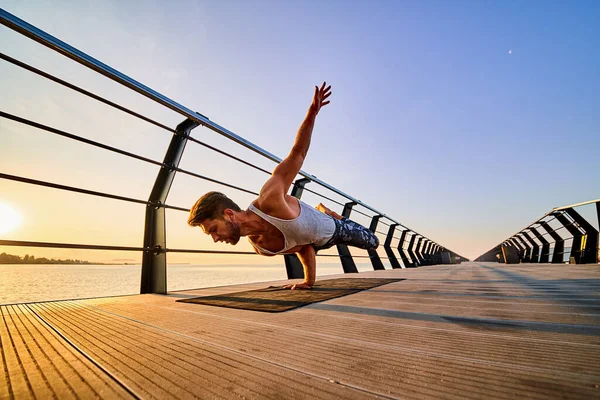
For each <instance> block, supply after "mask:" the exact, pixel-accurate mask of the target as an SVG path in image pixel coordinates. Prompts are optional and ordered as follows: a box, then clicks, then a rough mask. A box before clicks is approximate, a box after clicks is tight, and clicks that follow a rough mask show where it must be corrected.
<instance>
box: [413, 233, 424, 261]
mask: <svg viewBox="0 0 600 400" xmlns="http://www.w3.org/2000/svg"><path fill="white" fill-rule="evenodd" d="M422 241H423V236H421V237H420V238H419V240H418V241H417V246H416V247H415V254H416V255H417V257H418V259H419V264H420V265H423V255H422V254H421V242H422Z"/></svg>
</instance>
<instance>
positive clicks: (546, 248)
mask: <svg viewBox="0 0 600 400" xmlns="http://www.w3.org/2000/svg"><path fill="white" fill-rule="evenodd" d="M529 230H530V231H531V232H533V234H534V235H535V237H536V238H537V239H538V240H539V241H540V242H542V254H540V263H543V264H547V263H548V262H549V259H550V242H548V241H547V240H546V239H545V238H544V237H543V236H542V235H540V233H539V232H538V230H537V229H535V228H529Z"/></svg>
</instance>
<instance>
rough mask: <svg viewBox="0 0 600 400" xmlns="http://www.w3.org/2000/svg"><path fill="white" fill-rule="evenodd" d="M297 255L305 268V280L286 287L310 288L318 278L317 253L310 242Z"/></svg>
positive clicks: (285, 287) (293, 288)
mask: <svg viewBox="0 0 600 400" xmlns="http://www.w3.org/2000/svg"><path fill="white" fill-rule="evenodd" d="M296 255H297V256H298V258H299V259H300V262H301V263H302V267H303V268H304V282H302V283H296V284H294V285H286V286H284V289H292V290H295V289H310V288H312V286H313V285H314V284H315V280H316V279H317V254H316V253H315V248H314V247H312V245H310V244H309V245H306V246H304V247H303V248H302V249H301V250H300V251H299V252H297V253H296Z"/></svg>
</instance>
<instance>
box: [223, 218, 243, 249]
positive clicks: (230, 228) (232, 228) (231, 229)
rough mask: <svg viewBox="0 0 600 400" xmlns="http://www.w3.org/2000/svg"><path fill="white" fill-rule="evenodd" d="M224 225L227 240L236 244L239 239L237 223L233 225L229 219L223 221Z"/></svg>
mask: <svg viewBox="0 0 600 400" xmlns="http://www.w3.org/2000/svg"><path fill="white" fill-rule="evenodd" d="M225 226H227V236H228V240H229V242H230V243H231V244H237V243H238V242H239V241H240V236H241V235H240V227H239V226H237V225H233V224H232V223H231V222H229V221H225Z"/></svg>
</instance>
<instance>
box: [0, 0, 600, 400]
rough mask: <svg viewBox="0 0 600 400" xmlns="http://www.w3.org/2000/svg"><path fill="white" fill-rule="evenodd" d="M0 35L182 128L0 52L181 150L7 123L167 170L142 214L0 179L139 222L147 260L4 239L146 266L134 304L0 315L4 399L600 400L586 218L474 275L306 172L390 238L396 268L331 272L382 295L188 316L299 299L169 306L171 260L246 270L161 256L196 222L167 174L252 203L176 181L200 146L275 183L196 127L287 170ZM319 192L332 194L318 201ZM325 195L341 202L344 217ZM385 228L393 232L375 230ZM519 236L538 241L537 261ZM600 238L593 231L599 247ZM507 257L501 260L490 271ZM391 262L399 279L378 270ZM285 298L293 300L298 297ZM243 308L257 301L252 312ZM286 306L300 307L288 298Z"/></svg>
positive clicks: (172, 300) (186, 113) (469, 266)
mask: <svg viewBox="0 0 600 400" xmlns="http://www.w3.org/2000/svg"><path fill="white" fill-rule="evenodd" d="M0 22H1V23H2V24H3V25H5V26H7V27H8V28H10V29H13V30H14V31H16V32H18V33H20V34H22V35H25V36H26V37H28V38H31V39H32V40H35V41H36V42H38V43H41V44H43V45H44V46H47V47H49V48H50V49H53V50H55V51H57V52H59V53H60V54H63V55H64V56H66V57H68V58H70V59H72V60H74V61H76V62H78V63H80V64H82V65H83V66H85V67H87V68H90V69H92V70H94V71H96V72H98V73H100V74H102V75H104V76H106V77H107V78H109V79H111V80H114V81H116V82H118V83H120V84H122V85H124V86H126V87H128V88H130V89H132V90H134V91H135V92H137V93H139V94H141V95H143V96H146V97H148V98H149V99H151V100H153V101H155V102H157V103H158V104H161V105H163V106H164V107H167V108H169V109H171V110H173V111H175V112H177V113H179V114H181V115H182V117H183V118H185V119H184V120H183V121H182V122H181V123H180V124H179V125H178V126H177V127H169V126H166V125H164V124H161V123H160V122H157V121H154V120H153V119H151V118H148V117H147V116H144V115H141V114H139V113H137V112H135V111H132V110H129V109H127V108H126V107H123V106H122V105H119V104H118V103H116V102H114V101H112V100H109V99H105V98H102V97H100V96H98V95H96V94H94V93H91V92H90V91H88V90H86V89H85V88H82V87H78V86H76V85H73V84H71V83H69V82H67V81H65V80H62V79H60V78H58V77H56V76H53V75H51V74H49V73H48V72H46V71H43V70H42V69H40V68H38V67H37V66H31V65H27V64H25V63H23V62H22V61H19V60H17V59H15V58H13V57H11V56H9V55H6V54H0V58H1V59H2V60H3V61H4V62H8V63H10V64H12V65H14V66H15V67H18V68H22V69H25V70H27V71H30V72H31V73H33V74H36V75H38V76H42V77H45V78H47V79H49V80H51V81H53V82H55V83H56V84H58V85H61V86H64V87H67V88H70V89H72V90H74V91H76V92H78V93H80V94H81V95H83V96H87V97H90V98H92V99H95V100H97V101H98V102H100V103H102V104H104V105H106V106H109V107H113V108H115V109H117V110H120V111H122V112H124V113H127V114H128V115H131V116H132V117H135V118H138V119H140V120H143V121H145V122H147V123H149V124H152V125H154V126H156V127H159V128H161V129H163V130H166V131H168V132H170V133H171V134H172V138H171V142H170V144H169V147H168V148H167V149H166V154H165V157H164V159H163V160H152V159H148V158H145V157H142V156H140V155H138V154H134V153H131V152H128V151H125V150H123V149H118V148H116V147H113V146H109V145H107V144H104V143H99V142H94V141H91V140H89V139H85V138H83V137H81V136H79V135H77V134H76V133H73V132H66V131H63V130H61V129H59V128H57V127H51V126H46V125H43V124H41V123H39V122H37V121H32V120H28V119H25V118H23V117H21V116H18V115H13V114H9V113H6V112H4V111H0V117H2V118H5V119H9V120H12V121H15V122H17V123H21V124H24V125H28V126H30V127H33V128H35V129H41V130H44V131H46V132H49V133H52V134H55V135H59V136H61V137H64V138H69V139H71V140H76V141H78V142H81V143H85V144H87V145H90V146H95V147H98V148H101V149H104V150H106V151H108V152H112V153H116V154H119V155H121V156H124V157H129V158H133V159H136V160H139V161H141V162H145V163H150V164H153V165H155V166H156V167H157V168H158V170H159V171H158V174H157V178H156V180H155V182H154V186H153V188H152V190H151V191H150V194H149V197H148V199H147V200H145V199H135V198H129V197H125V196H120V195H117V194H112V193H105V192H100V191H94V190H92V189H89V188H80V187H72V186H66V185H62V184H60V183H58V182H48V181H42V180H38V179H35V178H34V177H25V176H15V175H10V174H6V173H2V172H0V178H1V179H7V180H11V181H15V182H22V183H23V184H29V185H36V186H42V187H47V188H53V189H56V190H63V191H69V192H75V193H80V194H83V195H88V196H99V197H104V198H110V199H114V200H119V201H124V202H129V203H136V204H142V205H144V206H145V207H146V214H145V220H144V239H143V244H142V245H141V246H139V247H126V246H103V245H96V244H84V243H49V242H26V241H15V240H12V241H11V240H0V245H2V246H27V247H52V248H76V249H95V250H107V251H109V250H120V251H131V252H142V254H143V256H142V260H143V262H142V273H141V284H140V294H138V295H129V296H116V297H100V298H90V299H74V300H60V301H42V302H34V303H20V304H3V305H0V317H1V318H0V360H1V362H0V399H5V398H6V399H21V398H60V399H66V398H77V399H79V398H92V397H95V398H111V399H112V398H135V399H151V398H161V399H162V398H186V399H187V398H190V399H192V398H201V399H203V398H226V399H229V398H231V399H240V398H259V399H263V398H264V399H273V398H298V399H331V398H344V399H346V398H347V399H370V398H374V399H375V398H378V399H381V398H385V399H400V398H402V399H411V398H414V399H423V398H431V399H438V398H447V399H465V398H467V399H490V398H494V399H495V398H497V399H508V398H533V399H548V398H573V399H577V398H580V399H590V398H597V397H599V396H600V391H599V387H598V386H599V384H600V372H599V371H600V341H599V340H598V338H599V337H600V313H599V312H598V310H600V272H599V269H598V265H597V264H596V263H595V261H594V263H591V258H589V253H590V252H591V245H590V247H588V243H592V242H593V231H592V230H591V229H589V226H588V225H585V224H584V222H582V221H581V220H579V219H577V218H576V214H575V213H574V208H576V205H574V206H571V207H568V208H564V209H554V210H553V211H552V212H551V213H554V214H552V215H549V214H548V215H547V216H545V217H543V218H541V219H540V220H538V221H537V222H536V223H534V224H532V225H530V226H529V227H528V229H526V232H525V230H524V232H523V233H527V234H528V235H529V233H531V234H532V235H533V237H532V236H531V235H529V236H530V237H531V239H532V240H529V239H527V237H526V236H525V235H524V234H523V235H518V236H519V238H516V237H511V238H509V240H507V241H505V242H503V243H502V244H500V245H499V247H495V248H494V249H492V251H490V252H488V253H489V254H488V253H486V254H484V255H483V256H482V257H480V258H478V261H477V262H470V261H469V260H467V259H466V258H464V257H461V256H460V255H459V254H457V253H455V252H453V251H452V250H449V249H448V248H446V247H444V246H443V245H441V244H438V243H437V242H435V241H433V240H432V239H430V238H428V237H426V236H424V235H423V234H421V233H419V232H417V231H415V230H413V229H411V228H408V227H406V226H405V225H404V224H402V223H400V222H399V221H397V220H396V219H394V218H392V217H391V216H389V215H387V214H385V213H383V212H381V211H379V210H377V209H376V208H375V207H373V206H371V205H368V204H365V203H363V202H361V201H360V200H358V199H356V198H354V197H352V196H350V195H348V194H346V193H344V192H342V191H341V190H339V189H337V188H335V187H334V186H332V185H330V184H328V183H326V182H323V181H322V180H320V179H318V178H316V177H315V176H314V175H311V174H309V173H307V172H305V171H301V172H300V174H299V175H300V176H299V177H298V179H297V180H296V182H295V184H294V185H293V188H292V191H291V194H292V195H294V196H296V197H297V198H300V197H301V196H302V194H303V192H305V191H310V192H312V193H313V194H315V195H317V196H320V197H322V198H324V199H327V200H329V201H332V202H335V203H336V204H338V206H339V207H340V208H341V209H342V211H341V213H342V215H344V216H350V215H351V213H352V212H353V213H358V214H361V215H363V216H366V217H368V218H369V219H370V220H371V223H370V226H369V228H370V229H371V230H372V231H374V232H376V233H377V234H379V235H383V236H384V237H385V241H384V245H383V249H384V250H385V254H386V257H383V256H381V255H380V254H379V253H377V252H369V254H368V255H367V256H365V257H366V258H368V259H369V260H370V262H371V264H372V266H373V270H372V271H368V272H361V273H360V274H357V273H355V272H357V268H356V264H355V262H354V258H356V257H357V256H353V255H351V254H350V253H349V251H348V249H347V248H345V247H344V246H341V247H340V246H338V248H337V250H338V255H336V256H335V257H339V258H340V260H341V264H342V270H341V271H340V274H339V275H332V276H331V277H329V278H331V280H335V279H338V278H339V279H342V278H344V279H347V280H349V281H356V282H358V281H360V280H361V279H384V278H386V279H390V283H388V284H385V285H383V286H379V287H375V288H372V289H369V290H362V291H359V292H355V293H353V294H349V295H345V296H341V297H338V298H333V299H329V300H326V301H315V302H309V303H310V304H309V305H306V306H303V307H300V308H296V309H294V310H291V311H285V312H278V313H275V312H272V313H264V312H258V311H250V310H248V309H243V308H241V309H240V308H227V307H214V306H210V305H202V304H195V303H193V302H181V300H186V301H187V300H191V299H195V298H198V297H200V298H208V297H215V296H217V297H218V296H221V297H225V298H231V297H232V294H237V295H238V297H237V299H240V296H239V293H240V292H242V293H246V292H245V291H254V292H253V293H255V291H257V290H259V291H260V290H263V291H264V290H265V289H264V288H265V286H269V285H276V287H279V286H280V285H282V284H285V283H289V281H288V280H284V281H275V282H259V283H252V284H243V285H230V286H222V287H216V288H204V289H190V290H183V291H175V292H169V291H168V290H167V284H166V270H167V268H168V265H167V261H166V254H167V253H176V252H182V253H200V254H202V253H220V254H248V255H250V254H254V253H240V252H224V251H211V250H206V249H175V248H169V247H167V245H166V239H167V238H166V231H165V210H175V211H179V212H189V209H188V208H187V207H181V206H176V205H172V204H168V203H167V199H168V194H169V190H170V188H171V185H172V183H173V178H174V176H175V174H185V175H188V176H192V177H196V178H199V179H203V180H207V181H209V182H212V183H214V184H215V185H220V186H223V187H228V188H230V189H232V190H238V191H242V192H245V193H249V194H257V193H256V192H255V191H254V190H252V189H251V188H245V187H238V186H235V185H231V184H229V183H227V182H222V181H219V180H217V179H215V178H214V177H208V176H203V175H200V174H198V173H195V172H192V171H188V170H184V169H182V168H180V167H179V162H180V160H181V157H182V155H183V152H184V150H185V147H186V145H187V144H188V143H189V144H190V145H191V144H196V145H200V146H204V147H207V148H209V149H211V150H212V151H215V152H221V154H222V155H223V156H226V157H229V158H231V159H233V160H235V161H236V162H239V163H240V164H241V165H244V166H245V167H248V168H253V169H257V170H260V171H262V172H263V173H265V174H270V171H267V170H264V169H262V168H260V167H258V166H256V165H253V164H251V163H249V162H248V161H246V160H243V159H240V158H237V157H234V156H232V155H230V154H227V153H225V152H223V151H222V150H220V149H218V148H215V147H212V146H210V145H208V144H206V143H203V142H202V141H200V140H198V139H196V138H194V137H192V136H191V135H190V132H191V131H192V130H193V129H196V128H198V127H202V128H206V129H210V130H212V131H215V132H218V133H219V134H221V135H223V136H224V137H226V138H228V139H230V140H231V141H233V142H235V143H237V144H239V145H240V146H243V147H245V148H247V149H250V150H251V151H253V152H255V153H256V154H259V155H261V156H263V157H265V158H267V159H269V160H271V161H273V162H275V163H277V162H280V161H281V159H280V158H278V157H276V156H275V155H273V154H271V153H269V152H268V151H267V150H264V149H262V148H260V147H258V146H256V145H254V144H253V143H250V142H248V141H247V140H245V139H244V138H242V137H240V136H238V135H236V134H235V133H233V132H231V131H229V130H227V129H226V128H224V127H222V126H220V125H218V124H216V123H215V122H213V121H211V120H210V119H209V118H207V117H206V116H204V115H202V114H199V113H197V112H194V111H191V109H189V108H186V107H184V106H182V105H181V104H179V103H176V102H175V101H173V100H171V99H169V98H167V97H165V96H164V95H162V94H160V93H158V92H156V91H154V90H152V89H150V88H148V87H146V86H144V85H143V84H141V83H139V82H137V81H135V80H134V79H132V78H130V77H128V76H126V75H124V74H122V73H120V72H119V71H116V70H115V69H113V68H111V67H109V66H108V65H106V64H104V63H102V62H100V61H99V60H97V59H95V58H93V57H91V56H89V55H87V54H85V53H83V52H82V51H80V50H77V49H75V48H73V47H72V46H69V45H68V44H67V43H65V42H63V41H61V40H59V39H57V38H55V37H53V36H52V35H49V34H48V33H46V32H44V31H42V30H41V29H39V28H37V27H35V26H32V25H31V24H29V23H27V22H26V21H23V20H21V19H19V18H18V17H16V16H14V15H12V14H10V13H8V12H7V11H5V10H3V9H0ZM309 184H310V185H309ZM315 187H316V188H315ZM322 190H324V191H326V193H320V191H322ZM329 193H334V194H336V195H337V196H341V197H342V198H344V199H346V201H344V202H336V201H335V200H333V199H330V198H329V197H328V194H329ZM596 205H597V201H596ZM569 210H570V211H569ZM548 216H550V218H555V219H556V221H559V222H561V219H563V220H566V221H567V222H561V223H562V224H563V226H564V229H567V230H568V231H569V232H571V234H572V235H573V239H572V240H573V243H575V244H576V245H573V246H571V247H572V248H574V249H575V250H573V252H572V253H573V254H572V255H571V256H570V258H574V259H575V260H574V262H576V263H577V264H576V265H568V266H565V265H563V264H558V263H553V262H548V261H549V258H548V259H547V258H542V256H544V255H546V256H548V257H550V250H549V249H548V248H547V247H544V246H545V244H546V243H545V241H542V240H541V239H540V237H543V236H544V235H542V234H541V232H539V229H538V225H539V226H541V227H542V228H543V229H545V228H544V223H546V224H547V225H549V226H552V229H550V230H551V231H553V233H550V230H546V232H548V235H550V237H552V238H554V240H555V241H554V243H555V244H554V252H552V255H553V260H554V254H557V257H559V256H560V254H561V252H562V253H565V251H564V248H563V249H562V250H561V249H560V243H559V242H560V239H557V238H556V237H555V236H553V235H554V234H556V231H557V230H558V228H556V227H555V226H554V224H555V223H556V221H549V220H548V219H549V218H548ZM559 217H560V218H559ZM536 224H537V225H536ZM380 226H385V227H386V228H387V231H385V230H386V228H384V231H379V230H378V227H380ZM569 227H570V228H573V230H572V231H571V229H569ZM529 228H534V229H535V230H536V231H538V234H540V236H538V235H537V234H536V233H535V232H534V230H532V229H529ZM575 232H577V235H576V234H575ZM584 232H585V233H584ZM557 235H558V234H557ZM521 236H522V237H523V238H525V239H526V240H528V242H527V244H528V246H526V245H525V242H524V240H523V239H522V238H521ZM576 236H577V237H578V238H579V239H576ZM534 237H535V239H534ZM561 237H562V236H561ZM534 240H537V241H536V242H535V243H536V244H538V246H537V248H538V253H536V254H539V252H540V251H539V248H540V245H541V253H542V255H541V256H540V255H538V258H537V259H536V257H535V256H534V246H533V241H534ZM544 240H546V239H544ZM576 240H579V242H576ZM597 240H598V238H597V232H596V245H597ZM396 241H397V242H396ZM392 243H397V245H394V246H392ZM509 243H510V244H509ZM517 243H518V245H517ZM577 243H579V244H577ZM563 244H564V243H563ZM519 246H520V247H519ZM512 247H514V248H516V249H517V250H516V253H517V258H518V259H519V257H520V261H521V263H519V264H515V265H512V264H511V263H510V261H513V260H514V253H515V250H511V248H512ZM557 248H558V250H557ZM505 249H508V250H505ZM526 249H528V250H529V251H527V250H526ZM577 249H580V251H578V250H577ZM498 250H499V251H498ZM498 254H501V255H502V257H503V258H502V259H500V258H499V257H496V255H498ZM519 254H520V256H519ZM563 256H564V254H563ZM385 259H387V260H388V261H389V264H390V266H391V268H385V266H384V265H383V262H382V260H385ZM533 259H536V260H537V262H535V263H534V261H533ZM498 261H503V262H498ZM586 262H588V263H586ZM284 263H285V267H286V271H287V275H288V278H289V279H295V278H300V277H302V270H301V268H300V265H299V261H298V260H297V259H296V258H295V257H294V256H286V257H285V260H284ZM0 279H2V278H1V277H0ZM392 280H393V281H392ZM328 281H329V280H323V281H320V282H323V285H324V286H323V289H322V290H313V291H310V292H305V293H307V294H306V296H308V297H310V296H317V295H320V294H322V293H323V292H327V291H329V290H331V289H330V288H329V287H328V286H327V285H328V283H327V282H328ZM267 291H271V292H272V291H273V289H272V288H269V289H268V290H267ZM232 292H235V293H232ZM284 292H285V293H284ZM294 292H297V291H294ZM279 293H282V295H284V296H291V295H292V291H280V292H279ZM288 294H289V295H288ZM241 299H242V300H246V301H247V302H249V303H250V302H252V301H251V298H250V297H248V298H244V297H241ZM304 300H306V299H304ZM309 300H310V299H309ZM278 301H279V303H286V302H287V303H289V302H293V301H291V300H290V297H283V298H281V299H280V300H278Z"/></svg>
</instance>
